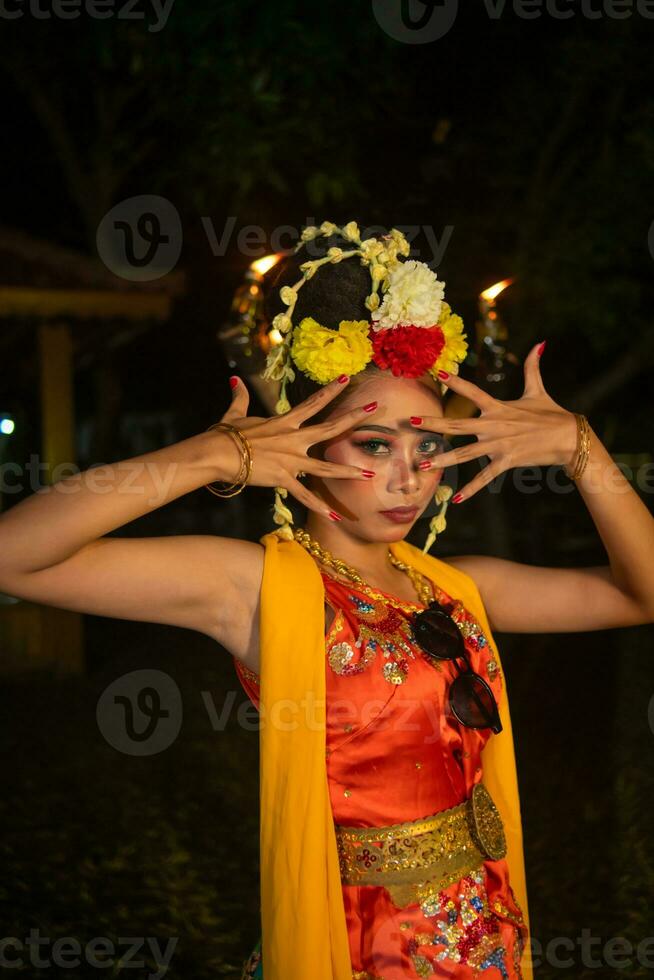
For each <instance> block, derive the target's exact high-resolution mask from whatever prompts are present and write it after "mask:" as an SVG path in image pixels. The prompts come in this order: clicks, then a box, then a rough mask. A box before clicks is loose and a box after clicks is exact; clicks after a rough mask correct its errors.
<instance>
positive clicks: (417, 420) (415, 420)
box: [409, 415, 422, 425]
mask: <svg viewBox="0 0 654 980" xmlns="http://www.w3.org/2000/svg"><path fill="white" fill-rule="evenodd" d="M409 422H410V423H411V425H422V419H421V418H420V416H419V415H412V416H411V418H410V419H409Z"/></svg>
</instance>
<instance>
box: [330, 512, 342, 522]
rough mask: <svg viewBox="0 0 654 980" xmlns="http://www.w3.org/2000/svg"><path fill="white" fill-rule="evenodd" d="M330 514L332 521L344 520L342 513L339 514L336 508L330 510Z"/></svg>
mask: <svg viewBox="0 0 654 980" xmlns="http://www.w3.org/2000/svg"><path fill="white" fill-rule="evenodd" d="M329 516H330V518H331V519H332V521H342V520H343V518H342V517H341V515H340V514H337V513H336V511H335V510H330V512H329Z"/></svg>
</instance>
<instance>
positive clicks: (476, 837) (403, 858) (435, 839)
mask: <svg viewBox="0 0 654 980" xmlns="http://www.w3.org/2000/svg"><path fill="white" fill-rule="evenodd" d="M335 829H336V841H337V844H338V852H339V862H340V870H341V880H342V882H343V884H345V885H382V886H383V887H384V888H386V889H387V890H388V892H389V893H390V895H391V898H392V900H393V902H394V904H395V905H397V906H398V907H400V908H403V907H404V906H406V905H410V904H411V903H412V902H420V903H421V904H422V905H423V908H424V910H425V911H426V912H427V909H428V907H429V903H430V900H433V899H434V898H436V896H437V894H438V892H439V891H440V890H441V889H443V888H447V886H448V885H450V884H452V882H454V881H458V879H459V878H461V877H463V876H464V875H466V874H470V873H471V872H472V871H474V870H475V869H477V868H480V867H481V865H482V864H483V862H484V861H485V860H488V859H489V858H490V860H492V861H495V860H498V859H499V858H503V857H505V855H506V837H505V835H504V826H503V824H502V818H501V816H500V814H499V811H498V809H497V807H496V806H495V803H494V802H493V799H492V797H491V795H490V793H489V792H488V790H487V788H486V787H485V786H484V784H483V783H476V784H475V785H474V786H473V788H472V793H471V794H470V796H469V797H468V799H467V800H464V802H463V803H459V804H458V805H457V806H453V807H450V809H448V810H441V811H440V813H434V814H433V815H432V816H429V817H423V818H421V819H420V820H412V821H408V822H407V823H398V824H390V825H388V826H386V827H344V826H342V825H340V824H336V828H335ZM427 914H429V913H428V912H427ZM432 914H433V913H432Z"/></svg>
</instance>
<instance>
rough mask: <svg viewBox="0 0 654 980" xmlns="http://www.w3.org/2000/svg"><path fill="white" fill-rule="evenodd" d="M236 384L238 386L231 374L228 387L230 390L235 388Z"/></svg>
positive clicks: (234, 376) (236, 379) (236, 380)
mask: <svg viewBox="0 0 654 980" xmlns="http://www.w3.org/2000/svg"><path fill="white" fill-rule="evenodd" d="M237 384H238V378H237V377H236V375H235V374H233V375H232V377H231V378H230V379H229V386H230V388H235V387H236V385H237Z"/></svg>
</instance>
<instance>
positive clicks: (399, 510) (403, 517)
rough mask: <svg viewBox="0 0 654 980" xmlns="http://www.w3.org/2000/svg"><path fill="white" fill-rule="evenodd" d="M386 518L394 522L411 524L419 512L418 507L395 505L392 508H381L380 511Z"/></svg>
mask: <svg viewBox="0 0 654 980" xmlns="http://www.w3.org/2000/svg"><path fill="white" fill-rule="evenodd" d="M379 513H380V514H381V515H382V517H385V518H386V520H388V521H392V522H393V523H394V524H410V523H411V521H413V520H415V517H416V515H417V513H418V508H417V507H393V509H392V510H380V512H379Z"/></svg>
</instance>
